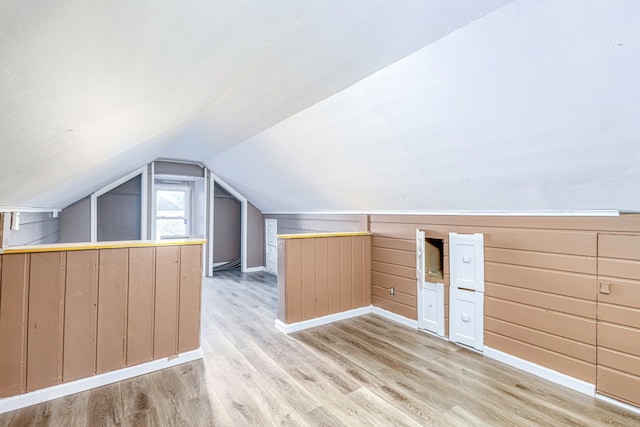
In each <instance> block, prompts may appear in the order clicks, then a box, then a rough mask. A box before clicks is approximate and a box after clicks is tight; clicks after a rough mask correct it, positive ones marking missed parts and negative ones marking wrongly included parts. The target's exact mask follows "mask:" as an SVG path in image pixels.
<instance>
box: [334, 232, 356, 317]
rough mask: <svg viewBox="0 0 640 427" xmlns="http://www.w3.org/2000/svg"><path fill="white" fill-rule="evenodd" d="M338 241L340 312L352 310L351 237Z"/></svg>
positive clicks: (341, 238)
mask: <svg viewBox="0 0 640 427" xmlns="http://www.w3.org/2000/svg"><path fill="white" fill-rule="evenodd" d="M338 239H340V311H346V310H349V309H351V308H353V305H352V300H351V292H352V290H351V289H352V286H353V272H352V271H351V256H352V253H351V248H352V240H353V238H352V237H338Z"/></svg>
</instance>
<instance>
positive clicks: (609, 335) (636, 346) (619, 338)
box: [598, 322, 640, 356]
mask: <svg viewBox="0 0 640 427" xmlns="http://www.w3.org/2000/svg"><path fill="white" fill-rule="evenodd" d="M598 346H599V347H606V348H609V349H612V350H617V351H622V352H624V353H628V354H631V355H633V356H640V328H637V327H635V328H631V327H628V326H621V325H614V324H611V323H606V322H598Z"/></svg>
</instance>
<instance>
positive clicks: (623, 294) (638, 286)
mask: <svg viewBox="0 0 640 427" xmlns="http://www.w3.org/2000/svg"><path fill="white" fill-rule="evenodd" d="M599 282H604V283H608V284H609V291H610V293H609V294H602V293H598V302H604V303H608V304H618V305H623V306H626V307H635V308H640V282H639V281H633V280H624V279H615V278H609V277H603V276H599Z"/></svg>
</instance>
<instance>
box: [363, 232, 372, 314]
mask: <svg viewBox="0 0 640 427" xmlns="http://www.w3.org/2000/svg"><path fill="white" fill-rule="evenodd" d="M363 260H364V261H363V263H364V264H363V268H364V273H363V274H364V276H363V281H364V285H363V299H362V305H363V306H365V307H366V306H369V305H371V236H365V238H364V253H363Z"/></svg>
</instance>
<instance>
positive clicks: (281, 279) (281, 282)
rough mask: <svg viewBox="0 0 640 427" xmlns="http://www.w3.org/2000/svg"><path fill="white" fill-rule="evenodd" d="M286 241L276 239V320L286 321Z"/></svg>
mask: <svg viewBox="0 0 640 427" xmlns="http://www.w3.org/2000/svg"><path fill="white" fill-rule="evenodd" d="M286 255H287V241H286V240H284V239H278V279H277V281H278V320H280V321H281V322H282V323H287V312H286V310H287V274H286V272H287V256H286Z"/></svg>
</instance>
